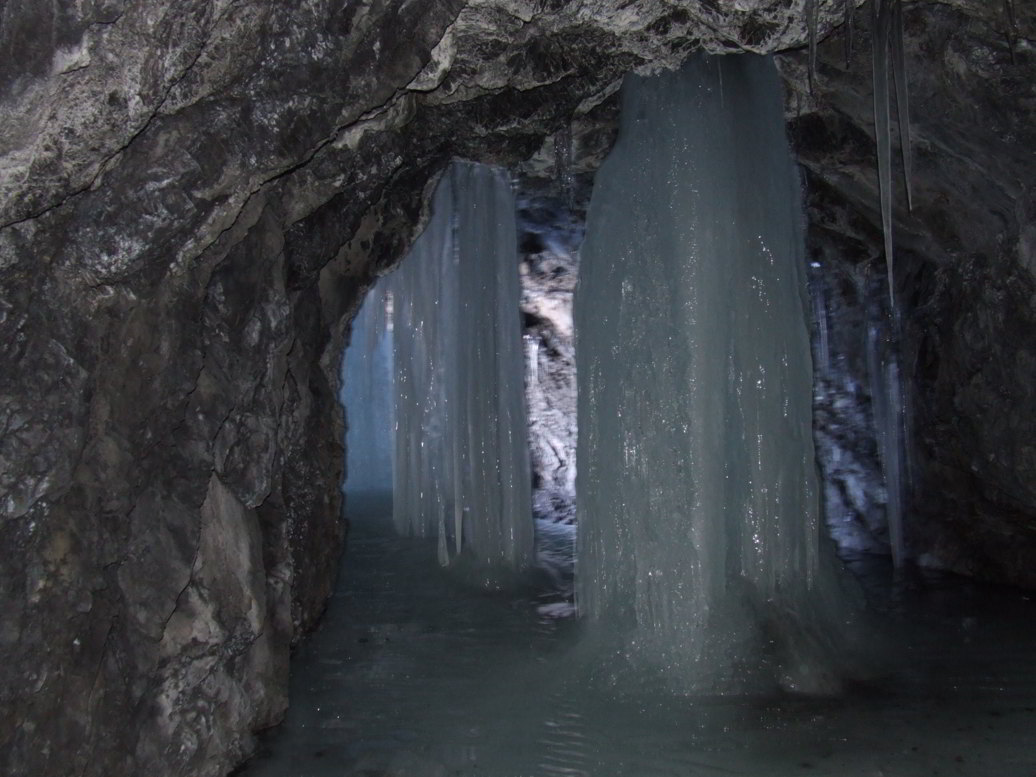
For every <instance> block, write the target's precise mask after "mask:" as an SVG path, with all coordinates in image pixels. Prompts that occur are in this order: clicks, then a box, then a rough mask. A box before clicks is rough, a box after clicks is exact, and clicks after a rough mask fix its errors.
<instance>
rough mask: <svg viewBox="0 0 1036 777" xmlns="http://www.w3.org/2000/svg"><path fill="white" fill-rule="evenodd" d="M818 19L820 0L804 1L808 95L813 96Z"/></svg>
mask: <svg viewBox="0 0 1036 777" xmlns="http://www.w3.org/2000/svg"><path fill="white" fill-rule="evenodd" d="M819 18H820V0H806V27H807V29H808V30H809V93H810V94H813V93H814V91H815V87H816V80H817V25H818V22H819Z"/></svg>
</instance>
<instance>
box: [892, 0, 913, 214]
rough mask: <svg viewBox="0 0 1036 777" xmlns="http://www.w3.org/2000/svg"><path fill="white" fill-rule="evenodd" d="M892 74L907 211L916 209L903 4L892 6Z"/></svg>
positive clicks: (897, 2)
mask: <svg viewBox="0 0 1036 777" xmlns="http://www.w3.org/2000/svg"><path fill="white" fill-rule="evenodd" d="M891 35H892V74H893V76H894V77H895V79H896V117H897V118H898V120H899V145H900V150H901V151H902V153H903V179H904V181H905V183H906V195H907V209H908V210H913V209H914V196H913V191H912V189H913V187H912V186H911V179H910V176H911V172H912V168H913V165H912V163H911V154H910V100H909V96H908V94H907V79H906V55H905V54H904V53H903V3H902V2H901V1H900V0H894V2H893V4H892V30H891Z"/></svg>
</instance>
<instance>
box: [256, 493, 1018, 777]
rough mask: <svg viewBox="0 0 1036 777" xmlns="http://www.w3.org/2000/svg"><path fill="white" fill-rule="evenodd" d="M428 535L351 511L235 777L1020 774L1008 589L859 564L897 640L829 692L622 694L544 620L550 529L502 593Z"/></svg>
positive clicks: (560, 628)
mask: <svg viewBox="0 0 1036 777" xmlns="http://www.w3.org/2000/svg"><path fill="white" fill-rule="evenodd" d="M354 505H355V502H354ZM381 509H383V510H384V511H385V522H386V525H388V524H389V523H390V521H389V519H388V516H389V514H390V513H389V511H390V508H389V507H387V505H386V506H383V507H382V508H381ZM434 542H435V541H434V540H413V539H401V538H398V537H395V536H391V535H390V534H387V533H385V534H382V533H379V532H378V531H373V530H371V529H370V528H365V526H364V525H362V523H361V524H360V525H354V528H353V529H352V531H351V533H350V537H349V543H348V550H347V553H346V556H345V558H344V560H343V568H342V574H341V578H340V582H339V588H338V591H337V593H336V594H335V596H334V598H333V600H332V602H331V604H330V606H329V609H328V612H327V615H326V618H325V620H324V622H323V624H322V626H321V627H320V629H319V630H318V632H317V633H316V634H315V635H314V636H313V637H312V638H311V639H310V640H309V641H308V642H306V643H305V644H304V645H303V646H302V648H301V649H300V650H299V652H298V654H297V656H296V657H295V659H294V663H293V677H292V687H291V708H290V710H289V712H288V716H287V720H286V721H285V723H284V724H283V725H282V726H280V727H279V728H278V729H276V730H274V731H272V732H270V733H269V734H267V735H265V736H264V738H263V742H262V743H261V746H260V754H259V755H258V756H257V757H256V758H255V759H253V761H252V762H250V763H249V764H247V765H246V766H245V767H244V768H243V769H242V770H241V772H240V774H241V775H242V776H243V777H389V776H391V777H404V775H405V776H406V777H447V776H449V777H476V776H480V777H556V776H558V775H566V776H567V777H579V776H580V775H583V776H586V777H612V776H618V775H624V776H625V775H629V776H630V777H656V776H658V777H661V776H662V775H672V776H673V777H693V776H695V775H703V776H704V775H752V776H759V777H764V776H766V777H769V776H775V777H780V776H782V775H831V776H832V777H835V776H837V777H857V776H858V777H879V776H884V777H914V776H915V775H916V776H920V775H925V776H926V777H929V776H934V775H947V776H948V775H967V776H969V777H980V776H981V777H993V776H994V775H995V776H997V777H1036V602H1034V601H1033V600H1032V598H1031V597H1029V596H1027V595H1026V594H1024V593H1022V592H1018V591H1013V590H1008V589H990V588H981V587H978V586H975V585H972V584H969V583H966V582H964V581H961V580H959V579H957V578H953V577H946V576H944V577H940V576H929V577H926V578H924V579H920V578H918V579H914V580H912V581H909V582H908V583H906V584H903V585H898V586H893V585H891V583H890V582H889V580H890V579H891V571H890V570H889V569H887V568H886V567H884V566H883V565H881V564H880V563H877V564H875V563H874V562H863V561H861V562H857V563H856V566H857V567H858V568H859V569H860V570H861V571H862V573H863V575H864V576H863V582H864V583H865V587H866V588H867V589H868V594H869V598H870V599H871V601H872V603H873V606H874V608H875V609H877V610H879V611H881V614H880V621H881V622H883V623H885V624H886V630H887V635H886V639H885V641H884V644H886V645H889V646H890V649H889V651H888V652H889V653H890V654H891V655H892V656H894V658H893V659H888V658H886V659H882V661H880V662H879V663H881V664H882V665H883V669H882V671H881V672H880V673H878V674H877V675H875V676H872V677H870V678H869V679H866V680H862V681H860V682H857V683H856V684H853V685H851V686H849V687H848V688H847V689H846V690H845V691H844V692H843V693H841V694H840V695H837V696H832V697H826V698H803V697H795V696H790V695H780V694H774V695H772V696H770V697H750V698H745V697H712V698H702V697H689V696H678V695H673V694H669V693H666V692H665V691H664V690H661V689H660V688H659V687H655V686H654V685H653V684H650V683H645V686H644V690H643V691H642V692H637V691H633V692H630V691H628V690H627V691H624V692H621V693H620V692H619V691H617V690H615V687H616V686H613V685H612V684H611V683H610V682H609V677H608V675H607V672H600V671H593V670H592V669H588V666H591V665H592V664H593V662H592V661H590V662H588V661H587V660H586V657H585V655H584V647H585V646H584V645H583V643H582V641H581V639H580V637H581V636H582V635H581V628H580V625H579V624H578V623H577V622H576V621H575V620H574V619H572V618H566V617H557V616H563V615H564V614H565V613H566V610H567V608H566V606H565V605H564V603H563V601H562V598H563V596H562V594H563V591H562V592H561V593H559V590H558V588H557V586H561V588H562V589H564V588H565V587H570V584H571V580H570V576H569V574H570V568H567V567H566V564H567V563H568V562H567V561H566V556H567V551H566V545H570V543H571V536H570V535H568V534H566V530H565V529H557V530H555V531H554V532H553V533H552V535H551V536H550V537H549V538H548V542H547V546H548V553H547V556H548V558H547V562H548V563H547V567H548V570H547V571H541V573H540V574H539V576H538V577H537V578H535V579H531V580H530V581H528V584H527V585H525V586H519V588H518V589H517V590H516V591H511V592H509V593H500V592H495V593H487V592H485V591H482V590H480V589H479V588H477V587H476V586H472V585H469V584H467V583H465V582H463V581H462V580H460V579H458V577H457V576H456V575H455V574H452V573H451V572H450V571H444V570H442V569H441V568H440V567H439V566H438V564H437V563H436V560H435V557H436V553H435V546H434ZM622 687H624V688H628V687H629V684H628V683H627V684H623V686H622Z"/></svg>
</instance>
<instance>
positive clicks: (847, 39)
mask: <svg viewBox="0 0 1036 777" xmlns="http://www.w3.org/2000/svg"><path fill="white" fill-rule="evenodd" d="M843 14H844V18H843V21H842V26H843V27H844V29H843V31H842V41H843V42H844V43H845V69H846V70H848V69H849V63H850V62H851V60H852V58H853V17H854V16H855V15H856V0H845V7H844V8H843Z"/></svg>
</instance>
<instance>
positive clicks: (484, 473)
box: [393, 162, 533, 585]
mask: <svg viewBox="0 0 1036 777" xmlns="http://www.w3.org/2000/svg"><path fill="white" fill-rule="evenodd" d="M517 242H518V241H517V236H516V234H515V204H514V195H513V192H512V191H511V187H510V182H509V180H508V178H507V176H505V175H504V174H503V172H502V171H499V170H495V169H492V168H488V167H485V166H483V165H475V164H469V163H459V162H457V163H454V164H453V166H452V167H451V168H450V170H449V172H448V173H447V174H446V175H445V176H444V177H443V180H442V181H441V183H440V185H439V188H438V189H437V190H436V193H435V199H434V201H433V206H432V218H431V220H430V221H429V223H428V226H427V227H426V228H425V231H424V233H423V234H422V235H421V236H420V237H419V238H418V240H417V241H416V242H415V244H414V247H413V248H412V249H411V252H410V254H409V255H408V256H407V257H406V258H405V259H404V260H403V262H402V263H401V265H400V267H399V269H398V270H397V271H396V273H395V275H394V280H395V286H394V297H393V299H394V301H395V303H396V304H395V307H396V316H397V320H396V326H395V327H394V330H393V339H394V344H395V357H396V368H397V380H396V386H397V392H396V407H397V410H396V417H397V428H398V432H397V435H396V459H395V461H396V473H397V478H396V481H395V491H394V499H393V515H394V519H395V523H396V526H397V529H398V530H399V531H400V532H401V533H403V534H408V535H416V536H421V537H436V538H437V540H438V548H437V552H438V557H439V561H440V562H441V563H443V564H446V563H449V561H450V554H449V548H450V545H451V544H452V546H453V548H454V551H455V553H460V552H461V551H462V550H463V551H464V552H465V553H467V554H470V555H471V556H472V557H473V559H474V561H475V562H476V565H477V566H478V567H479V568H480V570H487V571H489V570H506V569H520V568H522V567H525V566H527V565H528V563H529V561H530V559H531V555H532V533H533V519H532V508H531V504H530V500H531V489H530V482H531V479H530V475H529V461H528V442H527V423H526V419H525V404H524V394H523V380H522V376H523V373H524V369H523V368H524V363H523V358H522V339H521V332H520V327H519V323H520V322H519V315H518V300H519V287H518V258H517ZM451 534H452V543H451V537H450V535H451ZM483 579H484V581H485V582H486V584H487V585H496V576H495V574H493V573H491V574H490V575H485V576H483Z"/></svg>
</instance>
